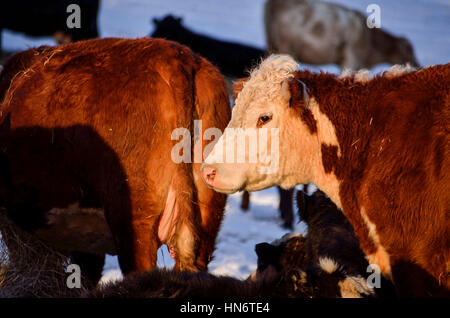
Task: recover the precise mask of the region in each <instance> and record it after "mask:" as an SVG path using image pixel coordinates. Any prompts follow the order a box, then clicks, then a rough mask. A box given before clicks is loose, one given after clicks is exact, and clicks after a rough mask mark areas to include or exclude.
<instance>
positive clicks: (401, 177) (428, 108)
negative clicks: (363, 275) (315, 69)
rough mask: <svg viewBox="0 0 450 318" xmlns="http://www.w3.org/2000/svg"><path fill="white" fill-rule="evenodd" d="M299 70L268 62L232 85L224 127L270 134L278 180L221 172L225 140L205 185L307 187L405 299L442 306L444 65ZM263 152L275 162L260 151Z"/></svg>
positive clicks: (227, 189) (446, 246)
mask: <svg viewBox="0 0 450 318" xmlns="http://www.w3.org/2000/svg"><path fill="white" fill-rule="evenodd" d="M297 69H298V64H297V62H296V61H295V60H294V59H293V58H292V57H290V56H287V55H272V56H270V57H269V58H267V59H266V60H265V61H263V62H262V63H261V65H260V66H259V67H258V68H256V69H255V70H254V71H252V73H251V75H250V77H249V78H247V79H246V80H243V81H242V82H241V83H240V84H239V85H236V89H240V91H239V93H238V97H237V98H236V100H235V105H234V107H233V116H232V119H231V121H230V123H229V124H228V126H227V128H236V127H239V128H241V129H244V130H245V129H248V128H256V129H260V128H263V127H264V128H270V129H269V130H270V131H272V128H273V129H275V130H273V131H276V132H277V134H276V135H275V136H276V139H275V140H278V141H279V143H278V146H279V152H278V153H279V157H278V160H276V161H275V160H271V161H270V165H272V164H273V163H274V162H275V163H276V166H275V167H274V168H273V169H274V173H271V174H268V173H263V171H265V170H264V169H261V168H262V167H266V165H267V163H264V162H256V163H250V162H245V163H238V164H237V163H224V160H223V158H222V157H221V153H222V154H223V151H222V150H223V149H222V147H223V146H224V145H225V144H227V143H228V144H229V142H227V141H226V140H225V139H226V136H225V137H224V135H223V136H222V137H221V138H220V139H219V141H218V142H217V143H216V145H215V146H214V149H213V150H212V152H211V153H210V155H209V156H208V157H207V158H206V160H205V164H204V165H203V167H202V177H203V179H204V180H205V182H206V183H207V184H208V185H209V186H210V187H211V188H213V189H215V190H216V191H220V192H222V193H234V192H236V191H240V190H250V191H257V190H261V189H264V188H268V187H271V186H274V185H281V186H282V187H284V188H290V187H292V186H293V185H296V184H299V183H302V184H304V183H308V182H311V183H313V184H315V185H317V187H318V188H319V189H321V190H322V191H323V192H325V193H326V194H327V195H328V196H329V197H330V198H331V200H332V201H333V202H334V203H335V204H336V205H337V206H338V207H339V208H340V209H341V210H342V212H343V213H344V215H345V216H346V217H347V218H348V220H349V221H350V223H351V224H352V226H353V228H354V231H355V233H356V236H357V237H358V239H359V241H360V246H361V249H362V250H363V252H364V253H365V254H366V256H367V259H368V261H369V263H371V264H376V265H378V266H379V267H380V269H381V271H382V273H383V275H385V277H387V278H389V279H391V280H392V281H393V283H394V285H395V287H396V290H397V293H398V294H399V295H400V296H417V297H419V296H435V297H438V296H448V295H449V294H450V235H449V233H450V219H449V217H448V216H449V214H448V211H449V209H448V208H449V206H450V197H449V191H448V189H449V186H450V184H449V181H450V161H449V158H450V139H449V138H450V136H449V134H448V131H449V129H450V127H449V123H450V112H449V109H450V64H446V65H435V66H429V67H426V68H422V69H418V70H411V69H404V70H402V69H399V68H398V67H394V68H392V69H391V70H389V71H386V72H385V73H383V74H382V75H378V76H375V77H374V78H360V77H359V76H357V75H356V74H350V75H349V76H344V77H343V76H336V75H333V74H327V73H320V74H314V73H311V72H309V71H307V70H297ZM271 138H272V134H271V133H270V134H268V139H269V141H268V142H267V144H270V141H271ZM235 139H237V138H235ZM234 143H236V140H234ZM260 145H261V144H260ZM227 146H229V145H227ZM258 153H259V155H260V156H261V155H265V154H268V153H271V151H269V149H268V145H265V143H263V145H262V146H260V149H259V150H258ZM412 277H414V279H412Z"/></svg>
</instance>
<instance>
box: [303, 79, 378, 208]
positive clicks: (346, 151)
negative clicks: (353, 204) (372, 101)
mask: <svg viewBox="0 0 450 318" xmlns="http://www.w3.org/2000/svg"><path fill="white" fill-rule="evenodd" d="M317 77H318V79H319V83H317V86H316V87H318V88H317V89H313V90H312V94H311V96H312V97H311V99H310V103H309V107H310V110H311V111H312V113H313V115H314V118H315V119H316V122H317V133H316V134H317V141H316V146H315V147H317V149H318V150H317V151H316V153H317V154H318V158H315V160H313V161H314V164H313V165H314V168H313V172H312V177H313V179H314V180H313V181H312V182H313V183H314V184H316V185H317V186H318V187H319V188H320V189H321V190H322V191H324V192H325V193H327V195H328V196H329V197H330V198H331V199H332V200H333V201H334V202H335V203H336V205H337V206H338V207H340V208H341V209H342V208H343V207H342V204H341V201H342V198H341V196H340V188H341V184H342V183H343V182H344V181H346V180H347V181H348V180H352V176H353V175H361V174H359V173H357V171H356V170H358V169H363V168H364V165H363V164H360V163H362V162H363V161H364V160H365V157H364V153H365V150H366V149H365V147H367V144H368V143H367V139H366V138H367V136H366V134H365V132H366V128H367V127H366V126H367V125H366V124H368V123H365V122H366V121H369V119H367V118H366V117H367V115H366V114H367V112H365V111H364V109H362V107H364V106H360V105H361V103H359V101H356V102H354V99H355V98H350V97H351V96H353V95H354V92H350V89H349V88H347V87H345V86H344V85H341V83H340V81H339V80H338V79H334V86H333V81H330V78H329V77H327V76H324V77H322V76H321V75H318V76H317ZM321 80H322V81H323V82H321ZM328 85H329V87H327V86H328ZM313 96H317V98H315V97H313ZM350 103H351V104H350ZM366 119H367V120H366ZM355 181H356V180H355ZM358 181H360V180H358ZM357 184H358V182H355V185H356V186H357Z"/></svg>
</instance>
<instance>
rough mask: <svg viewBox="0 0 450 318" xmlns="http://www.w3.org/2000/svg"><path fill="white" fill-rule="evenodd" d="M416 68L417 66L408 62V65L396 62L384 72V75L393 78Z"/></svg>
mask: <svg viewBox="0 0 450 318" xmlns="http://www.w3.org/2000/svg"><path fill="white" fill-rule="evenodd" d="M415 70H416V68H415V67H412V66H411V65H409V63H407V64H406V65H400V64H396V65H393V66H392V67H391V68H390V69H389V70H387V71H386V72H384V76H385V77H387V78H392V77H397V76H401V75H404V74H408V73H411V72H414V71H415Z"/></svg>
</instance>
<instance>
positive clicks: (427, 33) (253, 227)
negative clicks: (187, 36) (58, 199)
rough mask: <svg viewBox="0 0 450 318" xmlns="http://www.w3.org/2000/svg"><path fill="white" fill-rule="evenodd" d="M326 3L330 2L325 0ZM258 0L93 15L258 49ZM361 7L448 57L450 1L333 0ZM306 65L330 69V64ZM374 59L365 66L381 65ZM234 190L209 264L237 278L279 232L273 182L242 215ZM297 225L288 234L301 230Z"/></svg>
mask: <svg viewBox="0 0 450 318" xmlns="http://www.w3.org/2000/svg"><path fill="white" fill-rule="evenodd" d="M330 1H331V0H330ZM264 2H265V0H227V1H220V0H208V1H204V0H152V1H147V0H102V3H101V11H100V16H99V26H100V34H101V36H102V37H129V38H135V37H142V36H146V35H148V34H150V33H151V32H152V31H153V25H152V23H151V19H152V18H154V17H157V18H160V17H162V16H164V15H166V14H169V13H171V14H174V15H179V16H182V17H183V18H184V24H185V25H186V26H187V27H189V28H191V29H193V30H194V31H197V32H200V33H203V34H208V35H212V36H214V37H216V38H220V39H225V40H233V41H237V42H241V43H247V44H250V45H253V46H257V47H261V48H263V47H265V34H264V24H263V5H264ZM333 2H337V3H341V4H343V5H346V6H348V7H351V8H355V9H358V10H360V11H362V12H364V13H365V12H366V8H367V6H368V5H369V4H371V3H376V4H378V5H379V6H380V8H381V26H382V27H383V28H385V29H387V30H389V31H391V32H392V33H394V34H395V35H401V36H406V37H407V38H408V39H410V40H411V42H412V44H413V46H414V48H415V52H416V56H417V58H418V61H419V63H421V64H422V65H430V64H443V63H448V62H449V58H450V36H449V30H450V0H415V1H410V0H396V1H392V0H335V1H333ZM43 44H47V45H53V44H54V43H53V41H52V39H51V38H43V39H38V40H36V39H30V38H26V37H24V36H22V35H21V34H17V33H14V32H11V31H3V46H4V48H5V49H7V50H22V49H26V48H28V47H34V46H38V45H43ZM306 67H309V68H311V69H313V70H316V71H317V70H319V69H323V70H326V71H329V72H338V71H339V69H338V68H337V67H336V66H335V65H324V66H320V67H318V66H315V67H310V66H306ZM387 67H388V65H379V66H377V67H375V68H374V69H373V70H372V71H373V72H379V71H382V70H385V69H386V68H387ZM240 197H241V194H235V195H232V196H230V197H229V199H228V203H227V207H226V213H225V219H224V222H223V225H222V228H221V230H220V233H219V236H218V238H217V250H216V252H215V258H214V260H213V261H212V262H211V263H210V265H209V269H210V271H211V272H213V273H215V274H227V275H232V276H235V277H240V278H244V277H246V276H247V275H248V274H249V273H251V272H252V271H253V270H254V269H255V268H256V255H255V253H254V245H255V244H256V243H259V242H264V241H272V240H274V239H276V238H279V237H280V236H282V235H283V234H285V232H286V231H285V230H283V229H282V228H281V227H280V223H281V220H280V219H279V217H278V215H279V212H278V210H277V207H278V200H279V198H278V191H277V189H275V188H271V189H267V190H264V191H260V192H256V193H252V195H251V207H250V211H249V212H247V213H243V212H242V211H241V210H240V208H239V206H240ZM305 230H306V227H305V225H304V224H303V223H299V224H296V226H295V231H296V232H300V233H302V232H304V231H305ZM158 266H168V267H170V266H173V260H172V259H171V258H170V256H169V253H168V251H167V249H165V248H161V249H160V250H159V252H158ZM120 277H121V273H120V270H119V266H118V264H117V258H116V257H112V256H108V257H107V261H106V265H105V268H104V276H103V281H108V280H111V279H117V278H120Z"/></svg>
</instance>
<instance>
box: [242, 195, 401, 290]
mask: <svg viewBox="0 0 450 318" xmlns="http://www.w3.org/2000/svg"><path fill="white" fill-rule="evenodd" d="M297 206H298V213H299V217H300V220H301V221H304V222H305V223H306V224H307V225H308V232H307V234H306V235H305V236H304V235H300V234H298V235H296V234H294V233H291V234H286V235H285V236H283V237H282V238H281V239H278V240H275V241H274V242H272V243H260V244H257V245H256V246H255V251H256V254H257V255H258V268H257V270H256V271H255V272H254V273H253V274H252V275H251V276H250V278H249V279H251V280H253V281H260V280H265V279H267V277H268V276H269V277H276V275H277V274H279V273H280V272H284V271H286V270H288V269H290V268H298V269H301V270H302V271H304V272H305V273H306V276H305V275H304V278H303V279H304V281H309V282H310V284H312V285H315V286H316V288H315V290H316V291H319V292H320V294H321V295H323V296H324V295H325V292H326V291H328V292H329V293H330V294H328V296H330V297H331V296H333V297H337V296H339V297H359V296H368V295H376V296H378V297H394V296H395V289H394V287H393V285H392V283H391V282H390V281H388V280H387V279H385V278H383V277H381V273H380V272H378V274H379V275H380V276H379V277H378V278H379V281H378V282H379V283H380V285H379V286H377V288H373V287H371V286H369V285H368V284H367V279H368V278H369V280H370V281H371V283H372V284H374V283H376V281H375V280H374V279H371V278H370V275H372V273H374V272H376V270H377V269H375V268H368V266H369V263H368V262H367V260H366V258H365V255H364V253H363V252H362V251H361V249H360V247H359V240H358V238H357V237H356V236H355V233H354V231H353V227H352V226H351V224H350V223H349V221H348V220H347V218H346V217H345V216H344V215H343V214H342V211H341V210H339V209H338V208H337V207H336V205H335V204H334V203H333V202H332V201H331V200H330V199H329V198H328V197H327V196H326V195H325V194H324V193H323V192H321V191H316V192H314V193H313V194H312V195H311V196H309V195H306V194H305V193H304V192H303V191H298V192H297ZM350 286H353V287H352V288H350Z"/></svg>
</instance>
